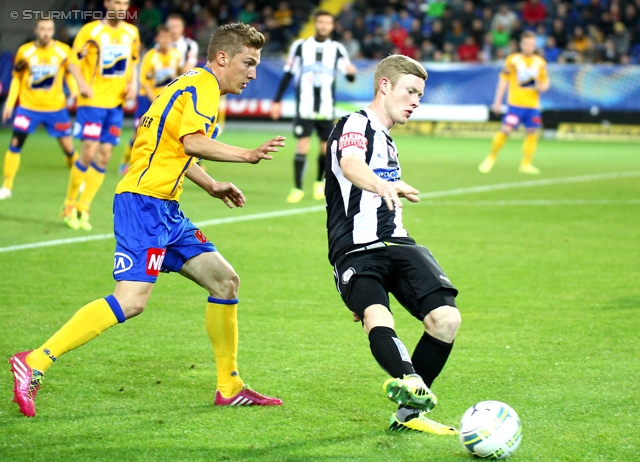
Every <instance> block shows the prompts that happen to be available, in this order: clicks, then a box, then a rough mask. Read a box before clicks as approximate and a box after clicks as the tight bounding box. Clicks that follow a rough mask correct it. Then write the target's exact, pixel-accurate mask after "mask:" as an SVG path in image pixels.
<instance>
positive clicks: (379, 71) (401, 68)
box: [373, 55, 429, 96]
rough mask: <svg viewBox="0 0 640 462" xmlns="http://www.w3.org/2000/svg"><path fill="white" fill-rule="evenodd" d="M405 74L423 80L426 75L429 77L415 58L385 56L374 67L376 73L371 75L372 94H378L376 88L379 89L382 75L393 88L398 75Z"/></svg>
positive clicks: (425, 78) (398, 77) (398, 78)
mask: <svg viewBox="0 0 640 462" xmlns="http://www.w3.org/2000/svg"><path fill="white" fill-rule="evenodd" d="M407 74H411V75H415V76H416V77H420V78H421V79H422V80H425V81H426V80H427V77H429V74H427V71H426V70H425V68H424V67H423V66H422V64H420V63H419V62H418V61H416V60H415V59H411V58H409V57H408V56H404V55H390V56H387V57H386V58H384V59H383V60H382V61H380V62H379V63H378V67H376V73H375V75H374V77H373V94H374V96H375V95H377V94H378V90H379V89H380V79H382V78H383V77H386V78H388V79H389V82H391V88H393V87H395V86H396V83H398V80H400V77H402V76H403V75H407Z"/></svg>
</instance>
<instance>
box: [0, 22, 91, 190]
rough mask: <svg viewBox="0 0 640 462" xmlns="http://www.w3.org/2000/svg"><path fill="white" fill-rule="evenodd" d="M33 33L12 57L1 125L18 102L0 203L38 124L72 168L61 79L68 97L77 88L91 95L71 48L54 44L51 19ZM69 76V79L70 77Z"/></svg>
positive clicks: (53, 27)
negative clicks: (55, 139)
mask: <svg viewBox="0 0 640 462" xmlns="http://www.w3.org/2000/svg"><path fill="white" fill-rule="evenodd" d="M33 32H34V34H35V37H36V38H35V40H34V41H33V42H29V43H25V44H24V45H22V46H21V47H20V48H18V51H17V53H16V56H15V60H14V66H13V77H12V79H11V86H10V87H9V95H8V97H7V101H6V103H5V106H4V110H3V111H2V122H6V121H7V120H9V119H10V118H11V115H12V114H13V110H14V107H15V104H16V101H18V100H19V104H18V106H17V108H16V115H15V118H14V120H13V135H12V137H11V142H10V143H9V149H8V150H7V152H6V153H5V155H4V183H3V184H2V188H1V189H0V200H2V199H9V198H10V197H11V196H12V190H13V181H14V179H15V176H16V174H17V172H18V168H19V167H20V152H21V151H22V147H23V146H24V143H25V141H26V139H27V136H28V135H29V134H31V133H33V132H34V130H35V129H36V127H37V126H38V125H40V124H44V126H45V127H46V129H47V133H49V135H50V136H53V137H55V138H58V142H59V143H60V147H62V150H63V152H64V153H65V155H66V158H67V166H68V167H71V165H72V163H73V161H74V157H75V154H76V151H75V147H74V146H73V137H72V136H71V119H70V117H69V113H68V112H67V108H66V103H67V98H66V96H65V94H64V87H63V84H64V81H63V79H66V82H67V87H68V88H69V92H70V95H71V97H75V96H76V95H77V93H78V87H79V88H80V92H81V93H82V94H83V95H85V96H89V95H91V89H90V88H89V86H88V85H87V83H86V82H85V80H84V78H83V77H82V75H81V73H80V69H79V68H78V65H77V59H76V56H75V54H73V53H72V52H71V48H69V46H68V45H67V44H65V43H62V42H59V41H57V40H54V39H53V35H54V33H55V24H54V22H53V20H52V19H44V18H43V19H39V20H38V21H36V26H35V28H34V31H33ZM69 75H72V76H73V78H69ZM76 81H77V83H76Z"/></svg>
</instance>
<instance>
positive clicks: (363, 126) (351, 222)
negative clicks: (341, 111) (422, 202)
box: [325, 109, 415, 264]
mask: <svg viewBox="0 0 640 462" xmlns="http://www.w3.org/2000/svg"><path fill="white" fill-rule="evenodd" d="M344 156H359V157H361V158H362V159H363V160H364V161H365V162H366V163H367V164H368V165H369V167H370V168H371V169H372V170H373V171H374V172H375V173H376V175H378V176H379V177H380V178H382V179H384V180H386V181H399V180H400V176H401V170H400V163H399V160H398V150H397V148H396V144H395V143H394V141H393V140H392V139H391V137H390V136H389V130H388V129H387V128H386V127H385V126H383V125H382V123H381V122H380V120H379V119H378V118H377V116H376V115H375V114H374V113H373V112H371V111H370V110H369V109H363V110H361V111H358V112H354V113H353V114H350V115H348V116H345V117H342V118H341V119H340V120H339V121H338V123H337V125H336V126H335V127H334V129H333V131H332V132H331V136H330V137H329V141H328V143H327V161H326V170H325V177H326V179H325V196H326V200H327V233H328V235H329V261H330V262H331V264H334V263H335V261H336V259H337V258H338V257H340V256H341V255H344V254H345V253H346V252H349V251H351V250H355V249H357V248H361V247H364V246H366V245H368V244H372V243H375V242H381V241H384V242H395V243H403V244H415V241H414V240H413V239H411V238H410V237H409V235H408V233H407V230H406V229H404V226H403V225H402V208H398V207H396V208H395V210H393V211H391V210H389V209H388V208H387V205H386V203H385V201H384V200H383V199H382V198H381V197H380V196H379V195H378V194H376V193H372V192H369V191H363V190H362V189H359V188H357V187H355V186H354V185H353V184H352V183H351V182H350V181H349V180H347V179H346V178H345V177H344V174H343V172H342V169H341V168H340V159H342V157H344Z"/></svg>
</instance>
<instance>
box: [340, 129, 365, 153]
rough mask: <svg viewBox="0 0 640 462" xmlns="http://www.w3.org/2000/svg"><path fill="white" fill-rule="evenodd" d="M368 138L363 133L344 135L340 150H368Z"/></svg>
mask: <svg viewBox="0 0 640 462" xmlns="http://www.w3.org/2000/svg"><path fill="white" fill-rule="evenodd" d="M367 144H368V142H367V138H366V137H365V136H364V135H363V134H362V133H356V132H347V133H344V134H343V135H342V136H341V137H340V140H339V142H338V149H340V150H341V151H342V150H343V149H345V148H348V147H351V146H355V147H357V148H359V149H367Z"/></svg>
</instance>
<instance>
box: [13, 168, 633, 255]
mask: <svg viewBox="0 0 640 462" xmlns="http://www.w3.org/2000/svg"><path fill="white" fill-rule="evenodd" d="M636 177H640V171H633V172H617V173H600V174H594V175H581V176H573V177H564V178H549V179H537V180H528V181H519V182H514V183H497V184H490V185H484V186H472V187H469V188H456V189H446V190H444V191H432V192H425V193H422V194H420V198H422V199H429V198H434V197H448V196H460V195H463V194H474V193H483V192H491V191H503V190H507V189H518V188H532V187H536V186H549V185H556V184H571V183H584V182H589V181H601V180H618V179H621V178H636ZM322 210H325V207H324V205H316V206H313V207H304V208H298V209H289V210H276V211H273V212H263V213H254V214H251V215H241V216H239V217H228V218H215V219H212V220H206V221H202V222H199V223H196V226H198V227H202V228H204V227H207V226H216V225H223V224H228V223H238V222H241V221H254V220H263V219H268V218H277V217H286V216H291V215H302V214H307V213H313V212H320V211H322ZM113 238H114V236H113V234H111V233H110V234H96V235H95V236H82V237H70V238H67V239H54V240H52V241H41V242H33V243H30V244H19V245H10V246H7V247H0V253H4V252H14V251H18V250H29V249H38V248H42V247H54V246H58V245H66V244H77V243H79V242H88V241H101V240H106V239H113Z"/></svg>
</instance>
